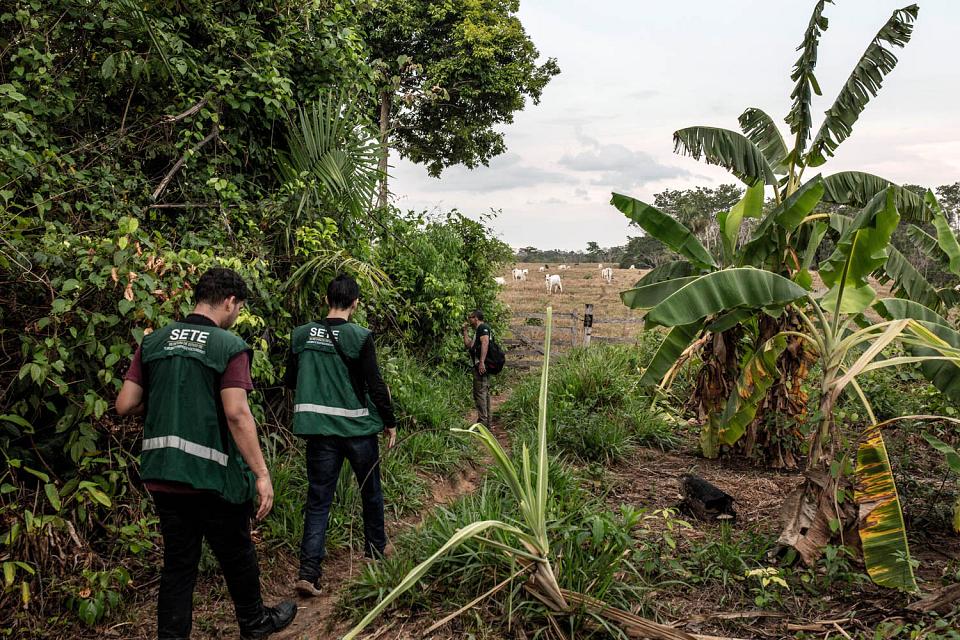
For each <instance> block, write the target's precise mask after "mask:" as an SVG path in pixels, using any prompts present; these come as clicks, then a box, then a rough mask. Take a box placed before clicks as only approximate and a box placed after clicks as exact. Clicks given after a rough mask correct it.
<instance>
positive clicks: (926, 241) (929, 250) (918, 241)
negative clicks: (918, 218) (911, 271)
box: [907, 224, 950, 269]
mask: <svg viewBox="0 0 960 640" xmlns="http://www.w3.org/2000/svg"><path fill="white" fill-rule="evenodd" d="M907 237H908V238H910V240H911V241H912V242H913V244H915V245H916V246H917V249H918V250H919V251H920V253H921V254H923V255H925V256H928V257H930V258H933V259H934V260H935V261H936V263H937V264H938V265H939V266H941V267H943V268H944V269H949V268H950V258H949V256H947V255H946V254H945V253H944V252H943V250H942V249H941V248H940V245H939V244H938V243H937V239H936V238H934V237H933V236H931V235H930V234H929V233H927V232H926V231H924V230H923V229H921V228H920V227H918V226H917V225H915V224H911V225H910V226H909V227H907Z"/></svg>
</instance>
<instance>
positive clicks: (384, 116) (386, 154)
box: [377, 89, 393, 209]
mask: <svg viewBox="0 0 960 640" xmlns="http://www.w3.org/2000/svg"><path fill="white" fill-rule="evenodd" d="M392 99H393V94H391V93H390V91H389V90H386V89H384V90H383V91H381V92H380V167H379V169H380V194H379V196H378V197H377V207H379V208H381V209H382V208H383V207H386V206H387V196H389V195H390V192H389V190H388V189H387V161H388V160H389V158H390V144H389V143H390V106H391V102H392Z"/></svg>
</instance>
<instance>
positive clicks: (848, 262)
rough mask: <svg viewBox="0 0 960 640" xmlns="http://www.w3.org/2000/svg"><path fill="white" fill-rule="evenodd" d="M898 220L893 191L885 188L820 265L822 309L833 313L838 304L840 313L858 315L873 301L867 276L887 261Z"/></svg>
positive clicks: (864, 209)
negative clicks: (823, 287)
mask: <svg viewBox="0 0 960 640" xmlns="http://www.w3.org/2000/svg"><path fill="white" fill-rule="evenodd" d="M899 221H900V215H899V214H898V213H897V209H896V206H895V205H894V190H893V188H887V189H886V190H885V191H881V192H880V193H878V194H877V195H876V196H874V198H873V199H872V200H871V201H870V202H869V203H868V204H867V206H865V207H864V208H863V210H862V211H861V212H860V213H859V214H858V215H857V217H856V218H855V219H854V220H853V222H851V223H850V225H849V227H848V228H847V230H846V231H845V232H844V234H843V235H842V236H841V237H840V239H839V240H838V241H837V246H836V248H835V249H834V251H833V253H832V254H831V255H830V257H829V258H827V260H826V261H824V262H823V263H821V264H820V277H821V278H822V279H823V282H824V283H825V284H826V285H827V286H828V287H830V291H829V293H828V294H827V295H826V296H825V297H824V298H823V300H822V302H821V304H822V305H823V306H824V307H825V308H827V309H829V310H831V311H833V310H835V309H836V308H837V305H838V303H839V305H840V309H839V311H840V312H842V313H859V312H860V311H863V309H865V308H866V307H868V306H869V305H870V304H871V303H872V302H873V300H874V298H875V296H876V294H875V292H874V291H873V288H872V287H871V286H870V284H869V282H868V277H869V276H870V274H872V273H873V272H874V271H876V270H877V269H878V268H879V267H880V266H882V265H883V264H884V263H885V262H886V261H887V246H888V245H889V244H890V237H891V236H892V235H893V230H894V229H895V228H896V226H897V223H899ZM840 296H842V300H840V299H839V297H840Z"/></svg>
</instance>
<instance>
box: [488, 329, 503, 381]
mask: <svg viewBox="0 0 960 640" xmlns="http://www.w3.org/2000/svg"><path fill="white" fill-rule="evenodd" d="M506 363H507V356H506V354H505V353H504V352H503V349H501V348H500V345H498V344H497V343H496V342H494V340H493V336H492V335H491V336H490V344H489V345H487V363H486V364H487V373H491V374H494V375H495V374H498V373H500V372H501V371H503V365H505V364H506Z"/></svg>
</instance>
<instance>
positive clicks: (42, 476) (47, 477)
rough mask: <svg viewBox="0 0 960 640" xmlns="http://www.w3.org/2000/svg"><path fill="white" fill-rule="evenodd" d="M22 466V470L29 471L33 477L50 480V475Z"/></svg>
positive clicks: (44, 480)
mask: <svg viewBox="0 0 960 640" xmlns="http://www.w3.org/2000/svg"><path fill="white" fill-rule="evenodd" d="M22 468H23V470H24V471H26V472H27V473H29V474H30V475H32V476H35V477H37V478H39V479H40V480H42V481H43V482H50V476H48V475H47V474H45V473H44V472H43V471H37V470H36V469H31V468H30V467H27V466H24V467H22Z"/></svg>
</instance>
